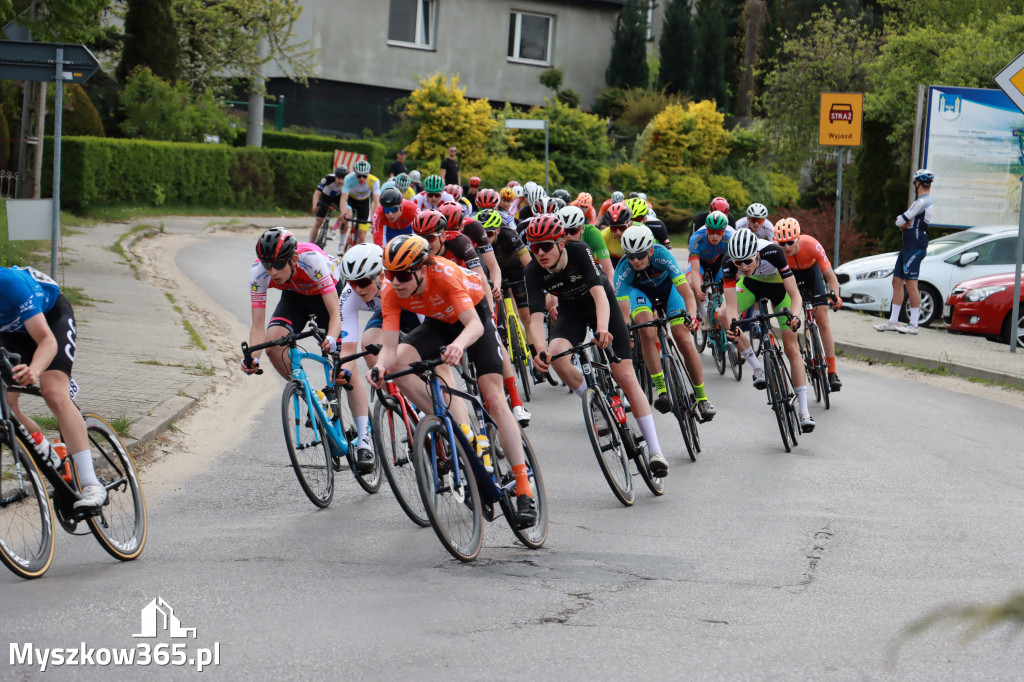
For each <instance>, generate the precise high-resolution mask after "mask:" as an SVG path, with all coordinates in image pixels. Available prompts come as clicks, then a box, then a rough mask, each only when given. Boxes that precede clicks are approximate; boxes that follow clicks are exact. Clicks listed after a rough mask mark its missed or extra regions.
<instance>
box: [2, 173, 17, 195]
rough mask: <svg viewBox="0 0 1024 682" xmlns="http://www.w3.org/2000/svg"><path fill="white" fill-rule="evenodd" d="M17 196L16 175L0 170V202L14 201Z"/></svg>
mask: <svg viewBox="0 0 1024 682" xmlns="http://www.w3.org/2000/svg"><path fill="white" fill-rule="evenodd" d="M17 196H18V173H17V172H16V171H5V170H0V200H5V199H14V198H16V197H17Z"/></svg>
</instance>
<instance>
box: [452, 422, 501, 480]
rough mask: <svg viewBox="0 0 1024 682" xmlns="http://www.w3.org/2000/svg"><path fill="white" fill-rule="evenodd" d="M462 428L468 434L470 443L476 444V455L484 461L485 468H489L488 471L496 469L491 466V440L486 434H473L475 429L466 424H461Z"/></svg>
mask: <svg viewBox="0 0 1024 682" xmlns="http://www.w3.org/2000/svg"><path fill="white" fill-rule="evenodd" d="M459 427H460V428H461V429H462V433H464V434H465V435H466V438H467V439H469V442H470V443H473V444H475V445H476V456H477V457H479V458H480V461H481V462H483V463H484V469H487V473H491V472H493V471H494V467H493V466H491V441H490V440H489V439H488V438H487V436H486V434H483V433H481V434H479V435H478V436H476V437H474V436H473V430H472V429H470V428H469V426H468V425H466V424H459Z"/></svg>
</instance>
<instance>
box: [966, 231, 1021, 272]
mask: <svg viewBox="0 0 1024 682" xmlns="http://www.w3.org/2000/svg"><path fill="white" fill-rule="evenodd" d="M977 251H978V260H976V261H974V263H973V265H1009V264H1011V263H1016V262H1017V238H1016V237H1007V238H1005V239H993V240H992V241H990V242H986V243H985V244H981V245H979V246H978V248H977Z"/></svg>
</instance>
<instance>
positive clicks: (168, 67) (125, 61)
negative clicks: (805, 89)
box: [117, 0, 178, 83]
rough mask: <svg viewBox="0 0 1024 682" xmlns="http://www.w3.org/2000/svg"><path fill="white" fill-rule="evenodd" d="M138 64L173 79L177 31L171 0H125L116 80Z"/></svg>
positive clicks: (176, 50) (176, 64)
mask: <svg viewBox="0 0 1024 682" xmlns="http://www.w3.org/2000/svg"><path fill="white" fill-rule="evenodd" d="M137 66H148V67H149V69H150V70H151V71H152V72H153V74H154V75H155V76H157V77H159V78H161V79H163V80H165V81H170V82H173V81H174V80H176V78H177V74H178V34H177V31H176V30H175V28H174V15H173V13H172V12H171V0H128V9H127V11H126V12H125V15H124V49H123V50H122V51H121V61H120V62H119V63H118V65H117V80H118V81H120V82H121V83H124V82H125V80H127V78H128V74H130V73H131V72H132V71H134V70H135V67H137Z"/></svg>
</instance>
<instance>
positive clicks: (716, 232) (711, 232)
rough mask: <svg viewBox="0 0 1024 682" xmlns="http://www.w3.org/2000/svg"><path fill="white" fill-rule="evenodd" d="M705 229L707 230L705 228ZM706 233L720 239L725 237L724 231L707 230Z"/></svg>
mask: <svg viewBox="0 0 1024 682" xmlns="http://www.w3.org/2000/svg"><path fill="white" fill-rule="evenodd" d="M705 229H707V228H705ZM707 233H708V234H713V235H715V236H716V237H721V236H724V235H725V230H707Z"/></svg>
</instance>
